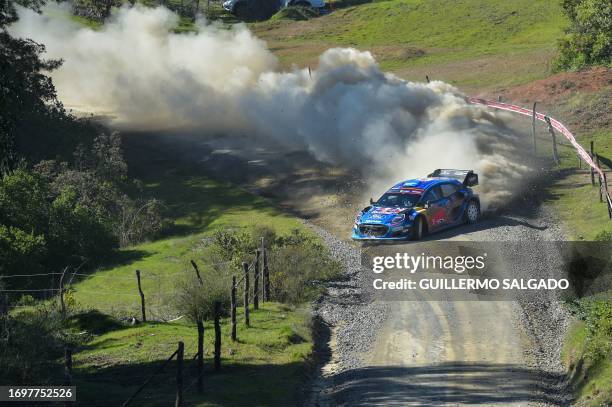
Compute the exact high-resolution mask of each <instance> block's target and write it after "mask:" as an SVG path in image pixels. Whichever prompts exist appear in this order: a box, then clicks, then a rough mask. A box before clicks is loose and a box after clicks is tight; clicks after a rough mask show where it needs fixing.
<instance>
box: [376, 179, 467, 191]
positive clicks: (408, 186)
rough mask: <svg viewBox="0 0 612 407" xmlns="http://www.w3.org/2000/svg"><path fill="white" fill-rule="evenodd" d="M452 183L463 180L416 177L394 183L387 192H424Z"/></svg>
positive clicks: (456, 183)
mask: <svg viewBox="0 0 612 407" xmlns="http://www.w3.org/2000/svg"><path fill="white" fill-rule="evenodd" d="M446 183H451V184H455V185H463V184H462V183H461V181H459V180H457V179H455V178H438V177H436V178H415V179H408V180H405V181H402V182H398V183H397V184H395V185H393V186H392V187H391V188H390V189H389V190H388V191H387V192H408V193H419V192H420V193H423V192H425V191H427V190H428V189H430V188H433V187H435V186H436V185H440V184H446Z"/></svg>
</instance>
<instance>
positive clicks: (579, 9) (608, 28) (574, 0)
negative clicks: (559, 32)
mask: <svg viewBox="0 0 612 407" xmlns="http://www.w3.org/2000/svg"><path fill="white" fill-rule="evenodd" d="M562 6H563V10H564V11H565V14H567V16H568V17H569V20H570V24H569V26H568V27H567V29H566V30H565V36H564V37H563V38H562V39H561V40H560V41H559V55H558V57H557V60H556V61H555V65H556V67H557V69H579V68H582V67H585V66H589V65H604V66H612V35H610V33H612V3H611V2H609V1H601V0H563V3H562Z"/></svg>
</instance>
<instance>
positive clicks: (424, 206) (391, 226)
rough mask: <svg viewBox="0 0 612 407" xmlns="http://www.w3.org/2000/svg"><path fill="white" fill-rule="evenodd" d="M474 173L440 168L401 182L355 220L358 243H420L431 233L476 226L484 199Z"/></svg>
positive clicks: (354, 228)
mask: <svg viewBox="0 0 612 407" xmlns="http://www.w3.org/2000/svg"><path fill="white" fill-rule="evenodd" d="M475 185H478V174H476V173H474V171H472V170H450V169H437V170H435V171H434V172H433V173H431V174H429V175H428V176H427V178H422V179H411V180H407V181H403V182H400V183H398V184H396V185H394V186H393V187H391V189H389V190H388V191H387V192H385V194H384V195H383V196H381V197H380V198H379V199H378V200H377V201H376V202H373V201H372V200H370V206H368V207H367V208H365V209H363V210H362V211H361V212H360V213H359V214H358V215H357V218H356V219H355V225H354V226H353V234H352V236H351V237H352V238H353V239H354V240H406V239H413V240H419V239H420V238H422V237H423V236H424V235H426V234H427V233H430V232H434V231H438V230H442V229H446V228H449V227H451V226H455V225H458V224H462V223H476V222H477V221H478V218H479V217H480V199H479V198H478V195H476V194H475V193H474V191H472V189H471V188H470V187H473V186H475Z"/></svg>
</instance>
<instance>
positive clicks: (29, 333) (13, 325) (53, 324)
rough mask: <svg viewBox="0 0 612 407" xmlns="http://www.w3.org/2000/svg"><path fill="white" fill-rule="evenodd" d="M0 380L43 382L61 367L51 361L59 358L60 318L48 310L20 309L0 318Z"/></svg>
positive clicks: (29, 382) (61, 337) (61, 351)
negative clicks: (17, 313) (14, 314)
mask: <svg viewBox="0 0 612 407" xmlns="http://www.w3.org/2000/svg"><path fill="white" fill-rule="evenodd" d="M0 331H1V332H2V335H0V366H2V369H0V382H1V383H10V384H13V385H20V384H30V385H31V384H32V383H40V384H44V383H46V382H47V380H48V377H49V376H53V375H50V374H49V371H51V370H56V373H57V374H58V377H61V376H59V374H60V372H61V370H60V368H59V365H58V364H57V363H55V362H53V361H54V360H56V359H58V358H59V357H61V355H62V354H63V349H64V343H65V342H64V340H65V337H64V336H63V335H62V329H61V319H60V316H59V314H58V313H57V312H55V311H54V310H52V309H47V308H39V309H36V310H34V311H29V312H21V313H19V315H18V316H17V317H8V316H5V317H1V318H0Z"/></svg>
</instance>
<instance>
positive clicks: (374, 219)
mask: <svg viewBox="0 0 612 407" xmlns="http://www.w3.org/2000/svg"><path fill="white" fill-rule="evenodd" d="M411 211H412V209H411V208H394V207H391V208H388V207H384V206H373V207H372V208H370V209H368V210H367V211H365V212H364V213H362V214H361V215H359V216H358V219H357V220H358V222H359V223H372V224H383V225H386V224H389V223H391V220H392V219H393V218H395V217H396V216H397V215H398V214H400V213H405V214H406V216H408V214H409V213H410V212H411Z"/></svg>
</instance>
